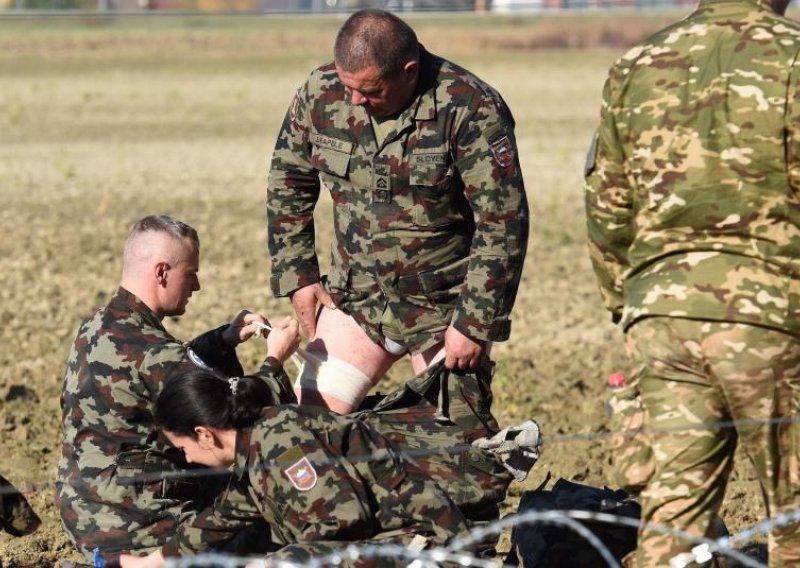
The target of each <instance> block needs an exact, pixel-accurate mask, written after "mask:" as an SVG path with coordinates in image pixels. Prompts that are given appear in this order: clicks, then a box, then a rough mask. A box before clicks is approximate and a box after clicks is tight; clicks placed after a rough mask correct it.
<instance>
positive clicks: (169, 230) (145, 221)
mask: <svg viewBox="0 0 800 568" xmlns="http://www.w3.org/2000/svg"><path fill="white" fill-rule="evenodd" d="M148 231H155V232H158V233H166V234H168V235H171V236H173V237H175V238H176V239H188V240H190V241H192V242H193V243H194V246H195V247H196V248H197V249H200V237H199V236H198V234H197V231H196V230H195V229H194V227H192V226H191V225H188V224H186V223H184V222H183V221H179V220H178V219H176V218H175V217H171V216H169V215H148V216H147V217H142V218H141V219H139V220H138V221H136V223H134V224H133V227H131V231H130V234H129V236H128V238H129V239H130V237H132V236H133V235H136V234H139V233H146V232H148Z"/></svg>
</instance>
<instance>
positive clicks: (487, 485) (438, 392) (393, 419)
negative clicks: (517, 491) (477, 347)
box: [357, 360, 513, 526]
mask: <svg viewBox="0 0 800 568" xmlns="http://www.w3.org/2000/svg"><path fill="white" fill-rule="evenodd" d="M493 373H494V363H491V362H489V361H488V360H484V362H483V363H481V365H480V366H479V367H478V368H477V369H474V370H463V371H462V370H452V371H450V370H448V369H447V368H445V366H444V363H443V362H439V363H437V364H435V365H434V366H433V367H431V368H430V369H428V370H426V371H425V372H423V373H422V374H420V375H419V376H417V377H414V378H413V379H411V380H410V381H408V382H407V383H406V384H405V385H403V387H401V388H400V389H398V390H397V391H395V392H393V393H391V394H389V395H386V396H385V397H383V398H381V399H380V400H379V401H378V402H377V404H375V406H374V407H373V408H372V409H371V410H365V411H362V412H360V413H358V414H357V416H358V417H359V418H360V419H362V420H364V421H365V422H367V423H368V424H369V425H370V426H371V427H373V428H374V429H375V430H377V431H378V432H380V433H381V434H382V435H383V436H386V437H387V438H388V439H389V440H391V441H392V443H393V444H394V445H395V446H396V447H397V448H398V449H399V450H400V451H401V452H402V454H403V457H405V458H406V459H408V460H410V461H412V462H413V463H414V464H416V465H417V466H418V467H419V468H420V469H421V470H422V471H424V472H425V473H426V474H427V475H428V476H429V477H431V478H432V479H433V480H434V481H436V482H437V483H438V484H439V485H440V486H441V487H442V488H443V489H444V490H445V491H446V492H447V494H448V495H449V496H450V498H451V499H452V500H453V502H455V504H456V505H458V507H459V509H461V512H462V513H463V514H464V516H465V517H466V518H467V520H468V522H469V523H470V525H471V526H472V525H475V524H482V523H485V522H490V521H493V520H497V519H498V518H499V516H500V511H499V506H500V504H501V503H502V502H503V501H504V499H505V497H506V492H507V490H508V487H509V485H510V483H511V481H512V480H513V477H512V475H511V474H510V473H509V472H508V471H507V470H506V469H505V468H504V467H503V466H502V464H501V463H500V462H499V461H498V460H497V459H496V458H495V456H494V455H492V454H491V453H489V452H487V451H484V450H481V449H479V448H476V447H474V446H473V445H472V442H474V441H475V440H477V439H478V438H482V437H491V436H492V435H494V434H496V433H497V432H498V430H499V427H498V424H497V421H496V420H495V417H494V416H493V415H492V412H491V405H492V390H491V382H492V375H493ZM368 403H369V401H368Z"/></svg>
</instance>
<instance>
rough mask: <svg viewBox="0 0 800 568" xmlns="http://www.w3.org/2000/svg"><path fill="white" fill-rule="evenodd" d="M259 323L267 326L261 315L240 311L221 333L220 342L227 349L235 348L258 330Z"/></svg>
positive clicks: (265, 319)
mask: <svg viewBox="0 0 800 568" xmlns="http://www.w3.org/2000/svg"><path fill="white" fill-rule="evenodd" d="M259 323H265V324H269V322H268V321H267V318H265V317H264V316H262V315H261V314H257V313H255V312H251V311H250V310H242V311H241V312H239V313H238V314H236V317H234V318H233V319H232V320H231V323H230V325H229V326H228V329H226V330H225V331H223V332H222V341H224V342H225V345H227V346H228V347H236V346H237V345H239V344H240V343H242V342H243V341H247V340H248V339H250V338H251V337H253V335H254V334H255V333H256V332H258V331H259V330H260V327H259V326H258V325H257V324H259Z"/></svg>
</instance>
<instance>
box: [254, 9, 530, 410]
mask: <svg viewBox="0 0 800 568" xmlns="http://www.w3.org/2000/svg"><path fill="white" fill-rule="evenodd" d="M321 184H324V185H325V186H326V187H327V188H328V189H329V191H330V193H331V196H332V198H333V218H334V242H333V247H332V255H331V256H332V266H331V270H330V274H329V276H328V279H327V283H326V285H325V286H324V287H323V284H322V283H321V277H320V272H319V265H318V262H317V257H316V254H315V251H314V242H315V234H314V223H313V212H314V207H315V205H316V203H317V199H318V197H319V194H320V187H321ZM267 215H268V231H269V252H270V255H271V257H272V281H271V285H272V291H273V293H274V294H275V295H276V296H287V295H288V296H291V301H292V305H293V306H294V309H295V311H296V313H297V315H298V319H299V320H300V322H301V324H302V326H303V327H304V329H305V331H306V332H307V333H308V335H309V337H310V338H311V339H312V340H313V341H312V342H311V344H310V345H309V349H308V350H309V352H310V353H311V354H312V355H314V354H316V355H317V357H318V358H319V360H318V361H317V364H310V363H306V365H305V368H304V371H303V373H302V374H301V376H300V377H299V379H298V383H297V384H296V385H295V388H296V390H298V391H299V394H300V397H301V402H304V403H323V404H325V405H326V406H328V407H329V408H331V409H332V410H334V411H336V412H340V413H346V412H350V411H352V410H353V409H354V408H356V407H357V406H358V404H359V402H360V401H361V400H362V399H363V397H364V395H365V394H366V393H367V392H368V391H369V389H370V387H372V386H373V384H375V383H376V382H377V381H378V379H380V377H381V376H383V375H384V373H385V372H386V371H387V370H388V368H389V367H390V366H391V365H392V364H393V363H394V362H395V361H397V360H398V359H399V358H400V357H402V356H403V355H404V354H406V353H408V354H410V355H411V362H412V366H413V368H414V371H415V372H416V373H419V372H421V371H422V370H423V369H425V368H426V367H428V366H429V365H430V364H431V363H432V362H433V361H435V360H438V359H440V358H444V360H445V364H446V366H447V367H448V368H450V369H467V368H476V367H478V365H479V364H480V363H481V362H482V361H483V359H484V358H486V357H487V355H488V353H487V352H488V349H489V345H490V343H491V342H492V341H504V340H506V339H507V338H508V337H509V333H510V328H511V322H510V321H509V314H510V312H511V308H512V306H513V305H514V300H515V298H516V293H517V287H518V286H519V280H520V274H521V272H522V264H523V261H524V259H525V251H526V247H527V239H528V204H527V200H526V196H525V190H524V186H523V182H522V172H521V171H520V166H519V160H518V155H517V150H516V141H515V138H514V120H513V118H512V116H511V113H510V111H509V110H508V107H507V106H506V104H505V102H504V101H503V99H502V97H501V96H500V95H499V94H498V93H497V91H495V90H494V89H493V88H492V87H490V86H489V85H487V84H486V83H484V82H483V81H481V80H480V79H478V78H477V77H475V76H474V75H473V74H472V73H470V72H468V71H466V70H464V69H462V68H461V67H458V66H456V65H454V64H453V63H450V62H449V61H446V60H444V59H442V58H440V57H437V56H435V55H433V54H431V53H429V52H428V51H426V50H425V49H424V48H423V47H422V46H421V45H420V44H419V43H418V41H417V37H416V35H415V33H414V31H413V30H412V29H411V28H410V27H409V26H408V25H407V24H406V23H405V22H403V21H402V20H401V19H399V18H398V17H396V16H394V15H393V14H391V13H389V12H384V11H380V10H363V11H360V12H356V13H355V14H353V15H352V16H350V17H349V18H348V19H347V21H346V22H345V23H344V25H343V26H342V28H341V29H340V30H339V33H338V35H337V38H336V43H335V46H334V62H333V63H331V64H328V65H325V66H322V67H320V68H318V69H316V70H315V71H313V72H312V73H311V75H310V76H309V78H308V79H307V81H306V82H305V83H304V84H303V85H302V86H301V87H300V88H299V90H298V91H297V93H296V94H295V96H294V99H293V100H292V103H291V105H290V108H289V112H288V113H287V116H286V118H285V120H284V123H283V126H282V128H281V131H280V134H279V135H278V140H277V143H276V146H275V152H274V155H273V159H272V166H271V171H270V177H269V195H268V199H267ZM318 303H321V304H322V310H321V312H320V313H319V315H318V319H316V314H317V305H318Z"/></svg>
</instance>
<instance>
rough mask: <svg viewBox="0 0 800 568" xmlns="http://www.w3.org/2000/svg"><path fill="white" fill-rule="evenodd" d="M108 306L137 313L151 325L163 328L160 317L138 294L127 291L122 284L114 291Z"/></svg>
mask: <svg viewBox="0 0 800 568" xmlns="http://www.w3.org/2000/svg"><path fill="white" fill-rule="evenodd" d="M108 305H109V307H111V308H112V309H115V310H123V311H128V312H130V313H135V314H139V315H140V316H141V317H142V319H143V320H144V321H145V322H147V323H148V324H150V325H151V326H153V327H156V328H158V329H164V326H163V325H162V324H161V318H159V317H158V316H157V315H156V313H155V312H154V311H153V310H151V309H150V308H149V306H148V305H147V304H145V303H144V302H143V301H142V300H141V299H139V297H138V296H136V295H135V294H133V293H132V292H129V291H128V290H126V289H125V288H123V287H122V286H120V287H119V288H117V291H116V293H115V294H114V296H113V297H112V298H111V301H109V303H108Z"/></svg>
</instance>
